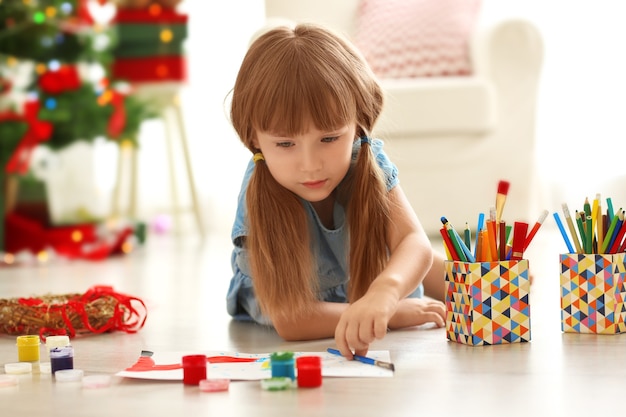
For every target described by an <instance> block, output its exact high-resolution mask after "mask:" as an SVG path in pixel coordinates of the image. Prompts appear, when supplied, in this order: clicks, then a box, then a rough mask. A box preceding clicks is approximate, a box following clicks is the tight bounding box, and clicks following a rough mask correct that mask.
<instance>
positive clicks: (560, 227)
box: [553, 213, 574, 253]
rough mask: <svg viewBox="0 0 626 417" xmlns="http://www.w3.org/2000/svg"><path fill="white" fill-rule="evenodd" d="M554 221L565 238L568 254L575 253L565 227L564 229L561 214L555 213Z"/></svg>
mask: <svg viewBox="0 0 626 417" xmlns="http://www.w3.org/2000/svg"><path fill="white" fill-rule="evenodd" d="M553 215H554V220H556V225H557V226H559V230H560V231H561V236H563V240H564V241H565V244H566V245H567V250H568V251H569V252H568V253H574V248H573V247H572V243H571V242H570V240H569V237H568V236H567V232H565V227H563V223H562V222H561V218H560V217H559V213H554V214H553Z"/></svg>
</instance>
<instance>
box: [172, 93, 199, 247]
mask: <svg viewBox="0 0 626 417" xmlns="http://www.w3.org/2000/svg"><path fill="white" fill-rule="evenodd" d="M174 111H175V114H176V120H177V125H178V129H179V136H180V141H181V145H182V148H183V156H184V158H185V168H186V171H187V181H188V182H189V191H190V194H191V202H192V204H193V212H194V215H195V217H196V225H197V227H198V232H199V233H200V236H202V237H204V236H205V231H204V225H203V223H202V214H201V213H200V204H199V203H198V194H197V192H196V183H195V181H194V178H193V171H192V169H191V156H190V155H189V146H188V144H187V132H186V129H185V123H184V120H183V113H182V110H181V105H180V102H179V100H178V97H176V98H175V101H174Z"/></svg>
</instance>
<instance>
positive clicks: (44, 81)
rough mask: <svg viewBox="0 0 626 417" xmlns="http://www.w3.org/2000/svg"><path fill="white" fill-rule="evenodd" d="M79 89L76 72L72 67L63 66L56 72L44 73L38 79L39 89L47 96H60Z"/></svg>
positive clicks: (78, 79) (78, 78)
mask: <svg viewBox="0 0 626 417" xmlns="http://www.w3.org/2000/svg"><path fill="white" fill-rule="evenodd" d="M79 87H80V77H79V76H78V70H77V69H76V67H75V66H72V65H63V66H61V67H60V68H59V69H58V70H50V71H46V72H45V73H43V74H42V75H41V76H40V77H39V88H41V89H42V90H43V91H44V92H45V93H47V94H60V93H62V92H64V91H71V90H76V89H78V88H79Z"/></svg>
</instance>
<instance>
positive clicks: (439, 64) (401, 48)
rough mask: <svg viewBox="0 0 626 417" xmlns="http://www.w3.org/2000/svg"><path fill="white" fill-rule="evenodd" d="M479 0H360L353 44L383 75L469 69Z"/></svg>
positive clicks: (434, 74) (442, 73) (464, 72)
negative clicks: (470, 41)
mask: <svg viewBox="0 0 626 417" xmlns="http://www.w3.org/2000/svg"><path fill="white" fill-rule="evenodd" d="M480 3H481V0H361V3H360V5H359V9H358V15H357V28H356V33H355V37H354V43H355V44H356V45H357V47H358V48H359V49H360V50H361V52H362V53H363V55H364V56H365V58H366V59H367V61H368V62H369V64H370V65H371V67H372V69H373V71H374V73H376V75H378V76H379V77H381V78H407V77H437V76H459V75H469V74H471V73H472V66H471V61H470V57H469V46H468V42H469V39H470V35H471V33H472V31H473V30H474V26H475V22H476V20H477V18H478V12H479V9H480Z"/></svg>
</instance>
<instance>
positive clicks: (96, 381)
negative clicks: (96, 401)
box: [83, 375, 111, 388]
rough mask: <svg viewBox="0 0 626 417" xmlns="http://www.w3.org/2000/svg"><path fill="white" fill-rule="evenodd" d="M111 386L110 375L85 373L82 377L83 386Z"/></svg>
mask: <svg viewBox="0 0 626 417" xmlns="http://www.w3.org/2000/svg"><path fill="white" fill-rule="evenodd" d="M109 386H111V375H87V376H85V377H83V388H107V387H109Z"/></svg>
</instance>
